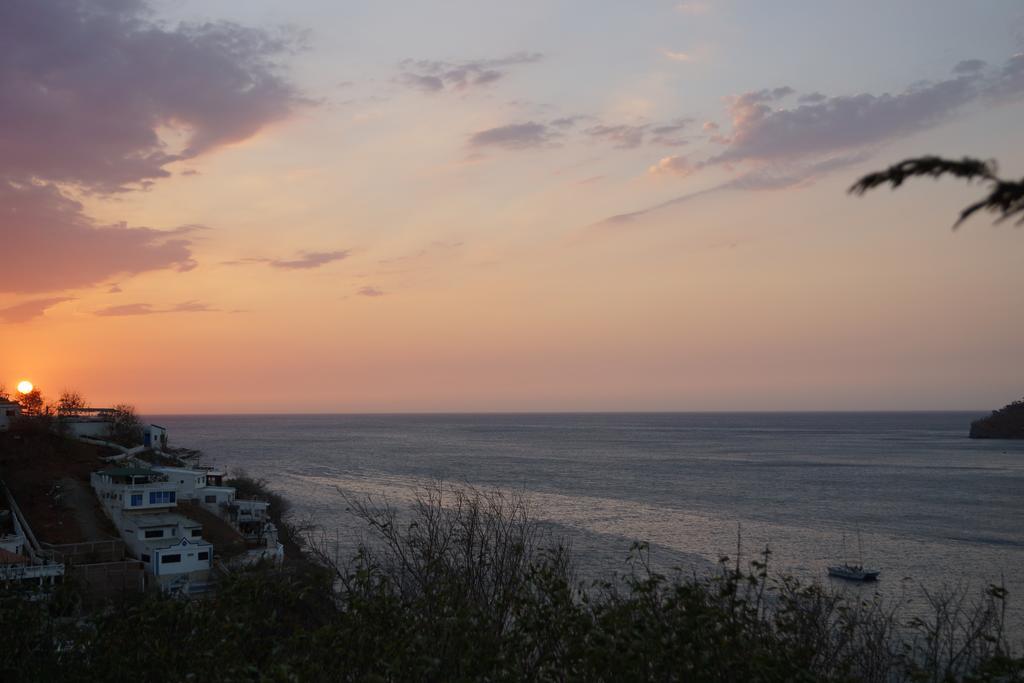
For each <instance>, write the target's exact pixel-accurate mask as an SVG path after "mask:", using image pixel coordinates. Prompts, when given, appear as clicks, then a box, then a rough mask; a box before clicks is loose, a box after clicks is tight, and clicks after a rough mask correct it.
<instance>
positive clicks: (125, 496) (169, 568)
mask: <svg viewBox="0 0 1024 683" xmlns="http://www.w3.org/2000/svg"><path fill="white" fill-rule="evenodd" d="M91 481H92V487H93V490H95V491H96V496H97V497H98V498H99V500H100V503H101V504H102V505H103V509H104V510H106V512H107V515H109V517H110V519H111V520H112V521H113V522H114V526H116V527H117V530H118V532H119V533H120V535H121V538H122V539H123V540H124V542H125V545H127V546H128V549H129V552H130V553H131V554H132V555H133V556H134V557H136V558H137V559H139V560H141V561H142V563H143V565H144V566H145V568H146V571H147V572H148V573H149V574H151V575H153V576H154V577H155V578H156V581H157V583H158V584H159V585H160V586H161V587H163V588H164V589H167V590H170V589H174V588H187V587H189V585H190V584H192V585H195V586H203V585H205V584H206V582H207V581H208V580H209V573H210V568H211V567H212V566H213V546H212V545H210V543H208V542H207V541H205V540H204V539H203V530H202V524H200V523H199V522H196V521H194V520H192V519H189V518H188V517H186V516H185V515H182V514H180V513H178V512H176V511H175V509H176V508H177V503H178V482H177V481H172V480H171V479H170V478H169V477H168V476H167V475H166V474H165V473H162V472H159V471H156V470H154V469H147V468H138V467H118V468H113V469H106V470H100V471H98V472H93V474H92V477H91Z"/></svg>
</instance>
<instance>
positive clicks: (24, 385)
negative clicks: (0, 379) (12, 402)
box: [18, 379, 35, 394]
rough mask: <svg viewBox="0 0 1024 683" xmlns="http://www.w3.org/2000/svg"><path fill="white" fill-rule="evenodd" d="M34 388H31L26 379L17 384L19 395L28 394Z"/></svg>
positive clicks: (30, 383)
mask: <svg viewBox="0 0 1024 683" xmlns="http://www.w3.org/2000/svg"><path fill="white" fill-rule="evenodd" d="M34 388H35V387H33V386H32V382H29V381H28V380H27V379H23V380H21V381H20V382H18V393H20V394H27V393H30V392H31V391H32V389H34Z"/></svg>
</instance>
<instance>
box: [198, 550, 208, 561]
mask: <svg viewBox="0 0 1024 683" xmlns="http://www.w3.org/2000/svg"><path fill="white" fill-rule="evenodd" d="M199 559H200V560H208V559H210V553H206V552H204V553H199Z"/></svg>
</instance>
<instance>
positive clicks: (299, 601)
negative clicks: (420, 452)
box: [0, 487, 1024, 683]
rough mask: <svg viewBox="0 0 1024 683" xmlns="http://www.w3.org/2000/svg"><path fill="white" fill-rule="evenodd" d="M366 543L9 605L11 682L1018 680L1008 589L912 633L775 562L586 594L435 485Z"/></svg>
mask: <svg viewBox="0 0 1024 683" xmlns="http://www.w3.org/2000/svg"><path fill="white" fill-rule="evenodd" d="M349 505H350V507H351V509H352V510H353V512H354V513H355V514H356V517H357V519H358V520H361V521H362V522H363V523H365V524H366V526H367V528H368V530H369V531H370V534H371V535H370V536H369V537H368V538H367V540H366V542H365V543H363V544H362V547H361V548H360V549H359V551H358V552H357V553H356V555H355V556H354V557H353V558H351V559H350V561H348V562H346V563H345V564H344V565H342V564H338V563H337V562H333V561H331V560H330V559H329V558H326V559H325V561H326V562H327V564H328V565H330V568H331V569H332V570H333V575H332V574H331V573H325V572H323V571H309V570H308V566H306V565H301V564H299V565H296V564H286V566H285V568H284V569H282V570H272V569H265V568H264V569H260V570H255V571H252V572H247V573H242V574H237V575H233V576H231V577H229V578H227V579H226V580H224V581H223V582H222V584H221V586H220V588H219V590H218V591H217V593H216V594H215V595H213V596H211V597H209V598H206V599H201V600H195V601H191V602H189V601H180V600H173V599H169V598H165V597H162V596H159V595H147V596H143V597H141V598H137V599H134V600H123V601H121V602H119V603H116V604H109V605H107V606H106V607H105V608H103V609H100V610H99V611H96V612H92V613H85V614H78V615H75V614H72V612H73V611H74V609H75V603H74V602H73V601H69V600H67V599H62V600H54V601H51V602H50V603H44V602H32V601H26V600H20V599H16V598H13V597H12V598H9V599H6V600H0V633H4V634H5V637H4V638H2V639H0V677H2V680H4V681H19V680H45V679H47V678H51V679H53V680H70V681H76V680H81V681H94V680H126V679H131V680H144V681H184V680H194V681H208V680H268V681H406V680H414V681H477V680H491V681H521V680H538V681H548V680H552V681H554V680H557V681H564V680H587V681H589V680H595V681H730V682H731V681H879V682H881V681H908V682H909V681H933V682H936V683H937V682H939V681H953V680H971V681H1022V680H1024V661H1022V660H1021V659H1019V658H1016V657H1015V656H1014V654H1013V653H1012V652H1011V651H1010V649H1009V647H1008V646H1007V644H1006V634H1005V633H1004V631H1003V616H1002V607H1003V605H1004V604H1005V600H1006V595H1005V591H1003V590H1002V589H997V588H993V589H991V590H990V591H989V592H988V594H986V595H985V596H982V598H980V599H979V601H976V602H972V601H971V600H969V599H968V596H967V594H966V593H964V592H962V591H960V592H955V593H950V594H943V595H932V596H930V604H931V605H932V607H933V611H932V613H930V614H929V615H928V616H922V617H919V618H917V619H915V620H913V621H911V622H909V623H902V622H900V620H899V619H898V617H897V614H896V612H894V611H893V610H892V609H891V608H889V607H886V606H885V605H884V604H882V602H881V601H880V600H867V601H863V602H857V601H852V602H851V601H848V600H846V599H844V598H842V597H840V596H838V595H835V594H832V593H830V592H828V591H826V590H825V589H823V588H822V587H820V586H818V585H801V584H800V583H799V582H797V581H795V580H793V579H789V578H781V579H773V578H772V576H771V573H770V572H769V559H770V553H769V552H768V551H767V550H766V551H765V552H763V553H762V554H761V555H760V556H759V558H757V559H756V560H754V561H753V562H751V563H749V565H747V566H742V565H741V563H740V562H739V561H733V562H731V563H730V562H729V561H728V560H727V559H723V561H722V563H721V564H720V566H719V569H718V571H717V572H714V573H712V574H711V575H709V576H694V575H684V574H681V573H677V574H675V575H673V576H665V575H662V574H659V573H657V572H656V571H654V570H653V569H652V566H651V563H650V558H649V552H648V549H647V547H646V546H644V545H642V544H637V545H636V546H634V548H633V551H632V553H631V556H630V561H629V564H628V567H627V571H626V573H625V574H624V575H622V576H616V577H612V578H611V579H609V580H608V581H603V582H597V583H594V584H592V585H589V586H586V585H582V584H580V583H579V582H577V581H576V580H575V579H574V577H573V572H572V566H571V562H570V558H569V553H568V552H567V551H566V549H565V548H563V547H561V546H559V545H558V544H557V543H556V542H554V540H553V539H552V538H550V537H549V535H548V534H547V533H546V532H545V529H544V527H543V526H541V525H538V524H536V523H535V522H533V521H532V520H531V518H530V516H529V514H528V512H529V511H528V507H527V506H526V505H525V503H524V502H523V501H522V500H521V499H519V498H517V497H514V496H512V497H508V496H502V495H499V494H492V493H481V492H479V491H474V490H472V489H461V490H449V489H441V488H440V487H438V488H434V489H430V490H428V491H426V492H425V493H424V494H423V495H422V496H420V498H419V499H418V501H417V502H416V504H415V505H414V506H413V510H412V512H411V513H406V512H401V511H398V510H395V509H393V508H391V507H389V506H387V505H375V504H373V503H372V501H368V500H367V501H361V502H360V501H349Z"/></svg>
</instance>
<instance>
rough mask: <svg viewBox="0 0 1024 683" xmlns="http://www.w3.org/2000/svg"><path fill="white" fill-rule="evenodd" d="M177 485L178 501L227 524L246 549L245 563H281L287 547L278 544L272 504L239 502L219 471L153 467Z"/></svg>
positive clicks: (232, 488) (252, 501)
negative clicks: (270, 511)
mask: <svg viewBox="0 0 1024 683" xmlns="http://www.w3.org/2000/svg"><path fill="white" fill-rule="evenodd" d="M153 469H154V470H156V471H157V472H160V473H162V474H164V475H165V476H166V477H167V479H168V481H169V482H171V483H174V484H176V485H177V492H178V498H179V500H191V501H195V502H196V503H198V504H199V505H200V506H202V507H203V508H204V509H206V510H208V511H209V512H212V513H213V514H215V515H217V516H218V517H220V518H221V519H223V520H224V521H226V522H228V523H229V524H230V525H231V526H232V527H233V528H234V529H235V530H236V531H238V533H239V534H241V536H242V538H244V539H245V542H246V546H247V553H246V557H245V558H244V559H243V561H245V560H248V561H258V560H262V559H270V560H273V561H275V562H281V561H282V560H283V559H284V547H283V546H282V545H281V544H280V543H279V542H278V538H277V528H276V527H275V526H274V524H273V523H272V522H271V521H270V514H269V507H270V503H267V502H266V501H262V500H240V499H238V498H236V494H237V492H236V491H235V488H234V487H233V486H224V473H223V472H221V471H219V470H214V469H207V470H194V469H188V468H185V467H154V468H153Z"/></svg>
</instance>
